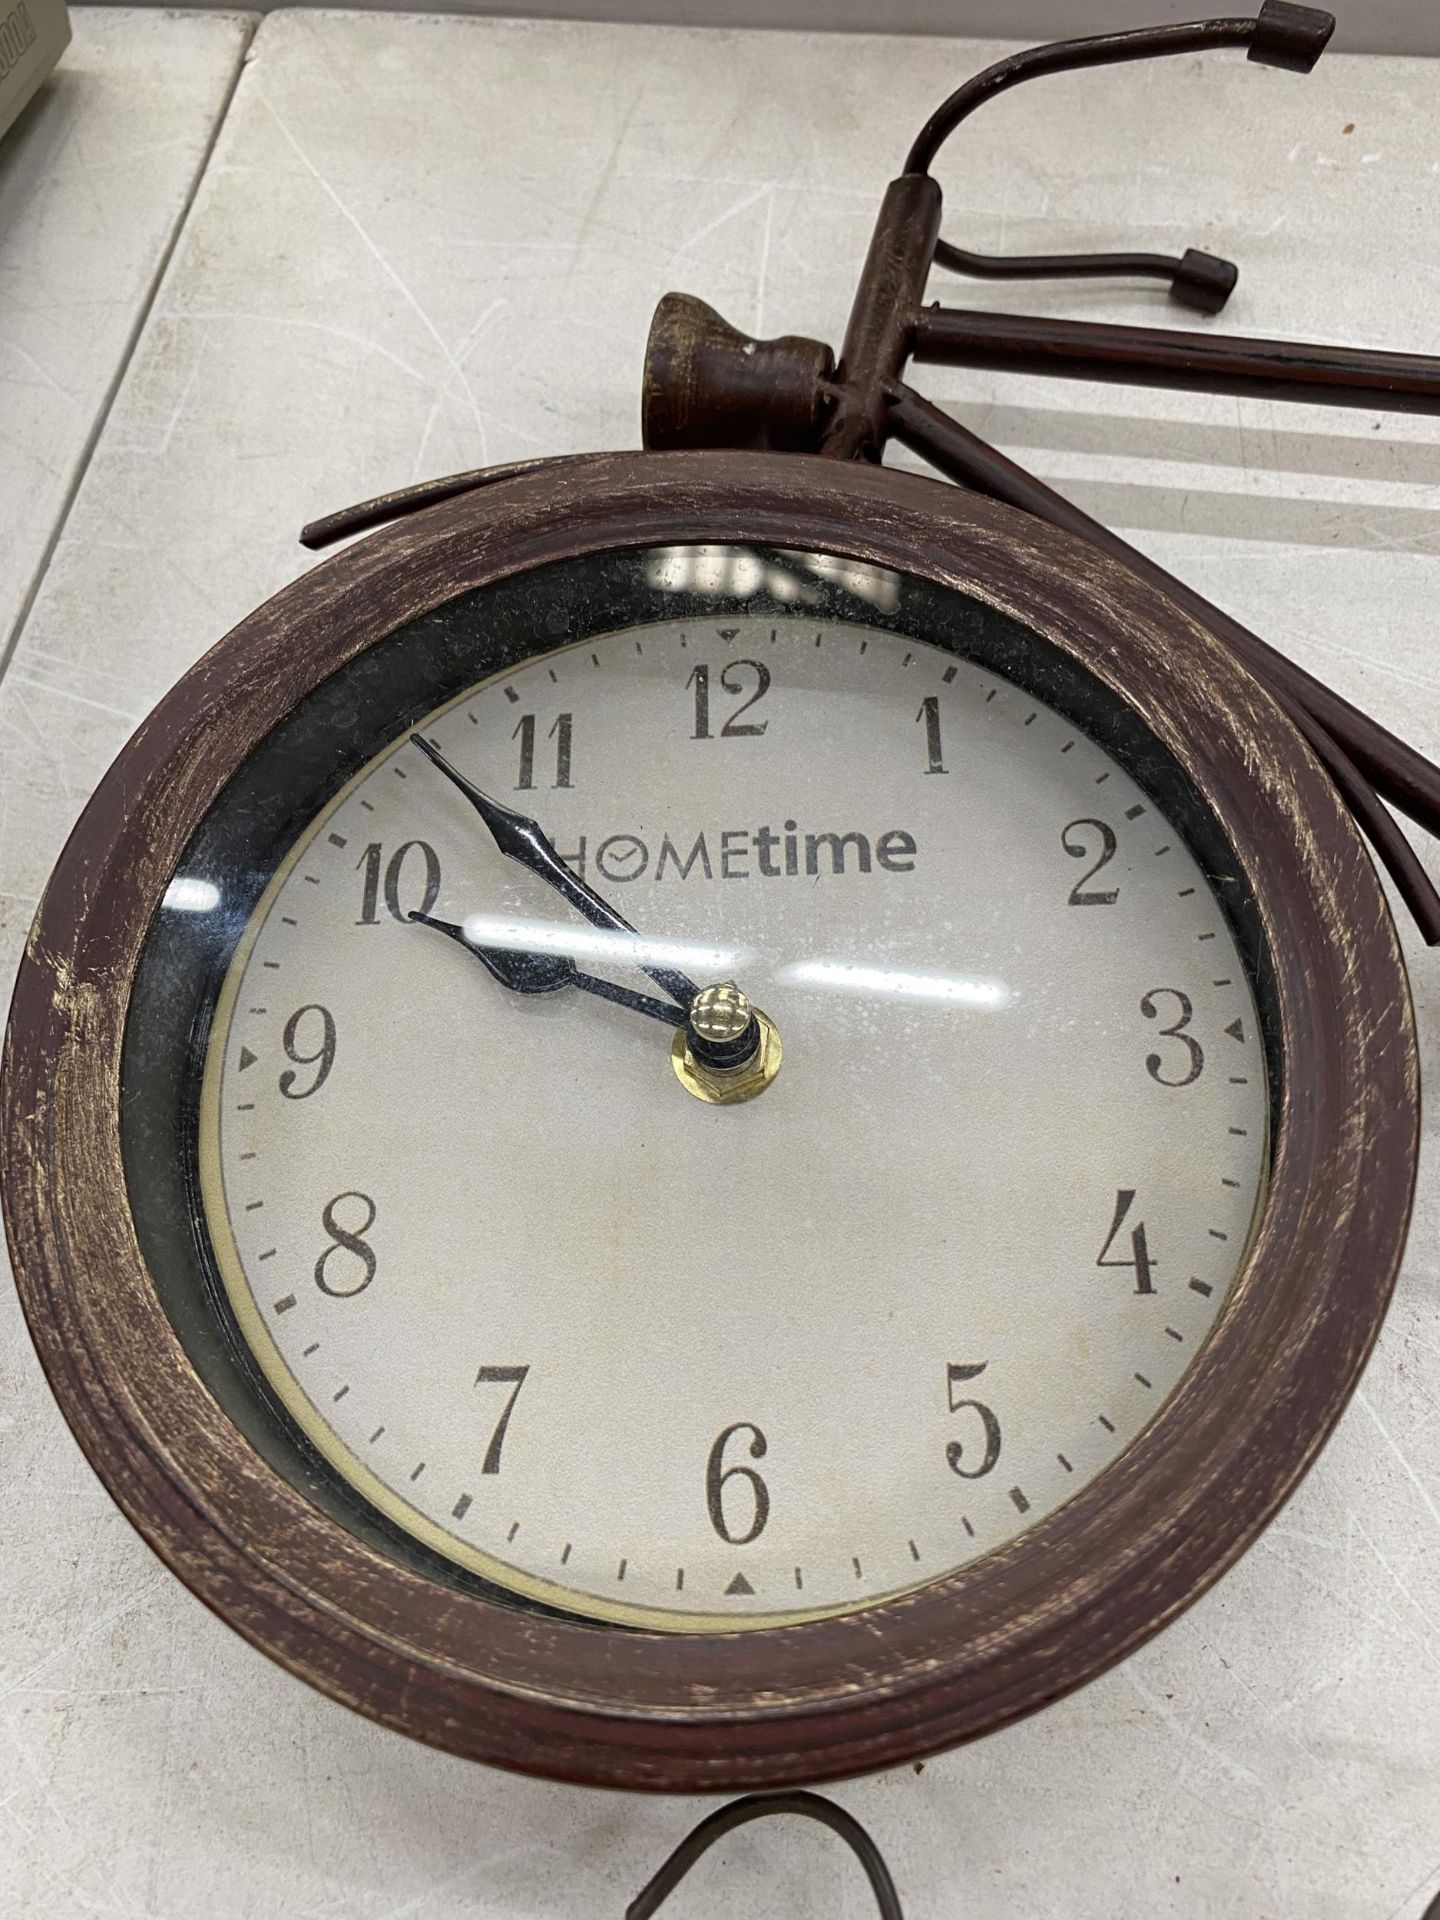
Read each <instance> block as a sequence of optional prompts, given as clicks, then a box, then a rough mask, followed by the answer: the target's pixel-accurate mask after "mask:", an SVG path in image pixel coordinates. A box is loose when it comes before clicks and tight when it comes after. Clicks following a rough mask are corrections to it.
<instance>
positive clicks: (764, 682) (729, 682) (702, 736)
mask: <svg viewBox="0 0 1440 1920" xmlns="http://www.w3.org/2000/svg"><path fill="white" fill-rule="evenodd" d="M744 667H748V668H749V669H750V672H751V673H753V674H754V676H755V691H754V692H753V693H752V694H751V695H750V698H749V699H748V700H742V701H741V702H740V705H739V706H738V707H736V709H735V711H734V712H733V713H732V714H731V716H730V718H729V719H728V720H727V721H726V722H725V723H724V725H723V726H722V727H721V729H720V738H721V739H722V740H738V739H741V738H742V737H744V736H745V735H747V734H748V735H750V736H751V737H752V738H753V737H756V736H758V735H760V734H762V733H764V731H765V729H766V727H767V726H769V724H770V723H769V721H768V720H746V721H745V722H744V723H743V724H742V723H741V720H740V716H741V714H742V713H748V712H749V710H750V708H751V707H753V706H755V705H756V704H757V703H758V702H759V701H761V700H763V699H764V698H765V696H766V694H767V693H768V692H769V691H770V669H769V668H768V667H767V666H764V665H763V664H762V663H761V662H760V661H759V660H731V661H730V662H729V663H728V664H727V665H726V666H724V667H722V668H721V670H720V684H721V686H722V687H723V688H724V689H725V691H726V693H744V691H745V676H744V675H743V674H742V672H741V669H742V668H744ZM685 684H686V686H687V687H694V689H695V731H694V733H693V734H691V736H690V737H691V739H692V740H709V739H712V738H713V737H714V736H713V735H712V734H711V732H710V669H709V667H705V666H700V667H696V669H695V671H694V672H693V673H692V674H691V675H690V678H689V679H688V680H687V681H686V682H685Z"/></svg>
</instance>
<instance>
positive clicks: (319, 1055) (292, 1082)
mask: <svg viewBox="0 0 1440 1920" xmlns="http://www.w3.org/2000/svg"><path fill="white" fill-rule="evenodd" d="M307 1013H318V1014H319V1016H320V1045H319V1046H318V1047H317V1048H316V1050H315V1051H314V1053H299V1052H297V1051H296V1046H297V1043H298V1041H299V1038H300V1022H301V1021H302V1020H303V1019H304V1018H305V1016H306V1014H307ZM281 1044H282V1045H283V1046H284V1048H285V1058H286V1059H287V1060H293V1061H294V1062H295V1066H296V1067H314V1068H315V1078H314V1079H313V1080H312V1081H311V1082H310V1084H309V1086H308V1087H302V1086H300V1085H298V1082H299V1079H300V1076H299V1074H298V1073H296V1071H295V1068H294V1067H287V1068H286V1069H285V1071H284V1073H282V1074H281V1076H280V1091H281V1093H283V1094H284V1096H285V1098H286V1099H287V1100H308V1099H309V1098H310V1096H311V1094H312V1093H318V1092H319V1091H320V1089H321V1087H323V1086H324V1084H325V1082H326V1080H327V1079H328V1078H329V1077H330V1069H331V1068H332V1067H333V1066H334V1064H335V1016H334V1014H333V1013H331V1011H330V1009H329V1008H328V1007H322V1006H319V1005H318V1004H316V1003H314V1002H312V1003H311V1005H309V1006H308V1007H297V1008H296V1009H295V1011H294V1013H292V1014H291V1016H290V1018H289V1019H288V1020H287V1021H286V1022H285V1032H284V1034H283V1035H282V1038H281Z"/></svg>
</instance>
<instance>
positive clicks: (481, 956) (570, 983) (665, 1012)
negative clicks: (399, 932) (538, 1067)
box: [409, 912, 685, 1027]
mask: <svg viewBox="0 0 1440 1920" xmlns="http://www.w3.org/2000/svg"><path fill="white" fill-rule="evenodd" d="M409 917H410V918H411V919H412V920H414V921H416V922H418V924H419V925H420V926H422V927H433V928H434V929H435V931H436V932H437V933H443V934H445V935H447V936H448V938H450V939H451V940H453V941H455V942H456V944H457V945H459V946H462V947H464V949H465V950H466V952H467V953H473V954H474V956H475V958H476V959H477V960H478V961H479V962H480V964H481V966H482V967H484V968H486V970H487V971H488V972H489V973H490V975H491V976H492V978H494V979H496V980H498V981H499V982H500V985H501V986H502V987H508V988H509V989H510V991H511V992H512V993H558V992H559V990H560V989H561V988H562V987H578V988H579V989H580V991H581V992H582V993H593V994H595V995H597V996H598V998H600V999H602V1000H613V1001H614V1002H615V1004H616V1005H617V1006H621V1007H629V1008H630V1010H631V1011H632V1012H633V1013H644V1014H648V1015H649V1016H650V1018H651V1019H652V1020H659V1021H662V1022H663V1023H664V1024H665V1025H666V1026H667V1027H679V1026H683V1025H684V1021H685V1016H684V1014H683V1013H682V1012H681V1011H680V1009H679V1008H678V1007H672V1006H669V1005H667V1004H666V1002H665V1001H663V1000H654V999H652V998H651V997H650V995H649V994H648V993H632V992H631V990H630V988H629V987H619V986H616V985H615V983H614V981H612V980H602V979H600V978H599V977H598V976H597V975H595V974H593V973H582V972H581V971H580V969H579V968H578V967H577V966H576V964H575V962H574V961H573V960H572V959H571V958H570V956H569V954H568V953H531V952H527V951H522V950H520V949H518V948H513V947H482V946H480V945H479V944H478V942H476V941H474V940H472V939H471V938H470V936H469V934H467V933H466V931H465V929H464V927H457V926H456V925H455V923H454V921H453V920H437V919H435V918H434V917H433V916H432V915H430V914H428V913H418V912H417V913H411V915H410V916H409Z"/></svg>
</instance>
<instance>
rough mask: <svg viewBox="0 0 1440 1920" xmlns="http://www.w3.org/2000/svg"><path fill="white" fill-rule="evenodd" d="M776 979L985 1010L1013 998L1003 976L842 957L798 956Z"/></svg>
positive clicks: (999, 1005)
mask: <svg viewBox="0 0 1440 1920" xmlns="http://www.w3.org/2000/svg"><path fill="white" fill-rule="evenodd" d="M778 977H779V979H781V980H783V981H784V982H785V984H786V986H793V987H837V988H839V989H840V990H841V991H842V992H844V993H862V994H885V995H887V996H890V997H892V998H894V999H897V1000H929V1001H933V1002H935V1003H937V1004H941V1005H949V1006H957V1007H979V1008H981V1009H983V1010H985V1011H987V1012H995V1011H998V1010H999V1009H1000V1008H1001V1007H1005V1006H1008V1005H1009V1004H1010V1002H1011V1001H1012V1000H1013V999H1014V998H1015V996H1014V994H1013V993H1012V992H1011V990H1010V988H1009V987H1007V986H1006V985H1005V983H1004V981H1003V980H967V979H965V978H964V976H963V975H960V974H954V973H906V972H903V971H902V970H900V969H899V968H895V967H861V966H855V965H853V964H851V963H850V962H849V961H845V960H801V961H797V962H796V963H795V965H793V966H789V967H782V968H781V970H780V973H779V976H778Z"/></svg>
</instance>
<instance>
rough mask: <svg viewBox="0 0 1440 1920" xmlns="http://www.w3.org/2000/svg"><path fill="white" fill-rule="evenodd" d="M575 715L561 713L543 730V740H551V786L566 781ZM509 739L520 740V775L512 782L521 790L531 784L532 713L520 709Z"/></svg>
mask: <svg viewBox="0 0 1440 1920" xmlns="http://www.w3.org/2000/svg"><path fill="white" fill-rule="evenodd" d="M574 726H575V716H574V715H573V714H570V713H562V714H561V716H560V718H559V719H558V720H557V721H556V722H555V724H554V726H553V727H551V729H550V731H549V733H547V734H546V736H545V738H546V739H547V740H553V741H554V742H555V778H554V779H553V780H552V781H551V783H550V784H551V786H552V787H568V786H569V785H570V784H571V781H570V741H571V736H572V734H573V732H574ZM510 738H511V739H512V740H518V741H519V742H520V778H519V779H518V780H517V781H516V782H515V791H516V792H517V793H520V792H523V791H525V790H527V789H529V788H531V787H533V786H534V785H535V716H534V714H533V713H522V714H521V716H520V718H519V720H518V721H517V722H516V723H515V731H514V732H513V733H512V734H511V736H510Z"/></svg>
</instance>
